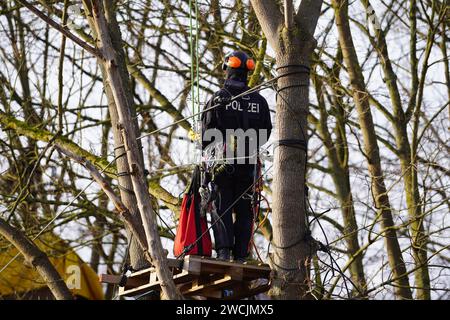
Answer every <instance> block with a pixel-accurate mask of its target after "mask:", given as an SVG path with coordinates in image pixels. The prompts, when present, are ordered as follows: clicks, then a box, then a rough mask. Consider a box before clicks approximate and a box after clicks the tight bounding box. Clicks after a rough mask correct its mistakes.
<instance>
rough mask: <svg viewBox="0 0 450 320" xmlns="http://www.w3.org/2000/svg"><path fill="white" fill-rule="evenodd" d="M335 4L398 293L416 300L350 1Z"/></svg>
mask: <svg viewBox="0 0 450 320" xmlns="http://www.w3.org/2000/svg"><path fill="white" fill-rule="evenodd" d="M332 4H333V7H334V10H335V18H336V26H337V28H338V32H339V43H340V47H341V50H342V53H343V56H344V63H345V64H346V66H347V68H348V74H349V77H350V81H351V84H352V89H353V99H354V101H355V105H356V110H357V112H358V118H359V124H360V127H361V132H362V135H363V141H364V149H365V156H366V159H367V162H368V168H369V173H370V176H371V179H372V193H373V197H374V202H375V207H376V208H377V209H378V212H379V213H378V215H377V217H381V224H382V226H383V229H384V230H385V233H386V235H385V237H384V238H385V241H386V249H387V252H388V259H389V265H390V266H391V269H392V272H393V277H394V278H396V279H398V280H397V281H395V292H396V295H397V296H398V297H399V298H401V299H412V294H411V289H410V286H409V280H408V276H407V271H406V266H405V263H404V260H403V255H402V251H401V248H400V245H399V243H398V240H397V234H396V232H395V229H394V227H395V225H394V221H393V218H392V212H391V206H390V202H389V197H388V194H387V190H386V185H385V183H384V177H383V170H382V168H381V160H380V151H379V148H378V142H377V136H376V132H375V127H374V124H373V119H372V113H371V110H370V105H369V99H368V98H369V95H368V93H367V91H366V87H365V82H364V76H363V73H362V70H361V67H360V65H359V63H358V57H357V55H356V50H355V46H354V44H353V39H352V34H351V31H350V25H349V19H348V1H347V0H333V2H332Z"/></svg>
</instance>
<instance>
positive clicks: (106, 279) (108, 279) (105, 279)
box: [98, 274, 122, 284]
mask: <svg viewBox="0 0 450 320" xmlns="http://www.w3.org/2000/svg"><path fill="white" fill-rule="evenodd" d="M98 279H99V281H100V282H101V283H111V284H119V283H120V280H121V279H122V277H121V276H117V275H114V274H100V275H99V276H98Z"/></svg>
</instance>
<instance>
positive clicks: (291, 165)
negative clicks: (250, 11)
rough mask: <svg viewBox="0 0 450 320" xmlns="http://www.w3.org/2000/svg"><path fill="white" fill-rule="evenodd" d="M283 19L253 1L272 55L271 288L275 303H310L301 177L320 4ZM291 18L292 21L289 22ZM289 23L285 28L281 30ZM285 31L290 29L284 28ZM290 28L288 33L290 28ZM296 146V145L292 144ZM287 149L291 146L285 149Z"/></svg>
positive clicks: (269, 4) (270, 4)
mask: <svg viewBox="0 0 450 320" xmlns="http://www.w3.org/2000/svg"><path fill="white" fill-rule="evenodd" d="M288 2H289V3H288V6H287V8H286V10H285V15H286V19H284V18H283V15H282V14H281V9H280V7H279V5H277V4H276V2H274V1H271V0H263V1H257V0H252V1H251V3H252V6H253V8H254V10H255V13H256V16H257V17H258V20H259V22H260V24H261V27H262V29H263V31H264V33H265V35H266V37H267V39H268V41H269V43H270V45H271V46H272V48H273V49H274V50H275V52H276V62H277V67H278V73H279V74H281V75H283V74H285V76H282V77H280V78H279V80H278V83H277V85H278V96H277V113H276V118H275V127H276V129H277V135H278V136H277V139H279V140H286V141H289V142H288V143H280V144H278V145H277V148H276V149H275V154H274V172H273V176H274V180H273V204H272V209H273V217H272V221H273V225H272V227H273V240H272V245H273V247H274V252H273V257H272V268H273V277H272V288H271V290H270V295H271V296H272V297H273V298H274V299H308V298H311V295H310V294H309V284H310V280H309V277H308V264H309V261H310V257H311V256H312V255H313V254H314V250H313V248H312V244H311V242H310V234H309V230H308V226H307V223H306V219H307V218H306V207H305V206H306V201H305V178H306V177H305V176H306V170H305V169H306V158H307V153H306V150H302V148H301V147H300V145H301V143H298V141H303V143H304V144H306V145H307V140H308V136H307V125H306V124H307V115H308V105H309V95H308V94H309V73H308V72H305V70H307V69H308V67H309V65H310V57H311V54H312V52H313V50H314V47H315V45H316V42H315V40H314V38H313V34H314V30H315V27H316V25H317V19H318V17H319V15H320V8H321V5H322V1H317V0H314V1H311V0H303V1H302V2H301V4H300V7H299V9H298V13H297V14H295V12H293V6H292V1H290V0H289V1H288ZM291 16H292V17H293V18H292V17H291ZM285 21H287V25H284V23H285ZM288 27H289V28H288ZM291 27H292V28H291ZM296 141H297V142H296ZM287 144H289V146H288V145H287Z"/></svg>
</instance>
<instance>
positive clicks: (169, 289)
mask: <svg viewBox="0 0 450 320" xmlns="http://www.w3.org/2000/svg"><path fill="white" fill-rule="evenodd" d="M92 15H93V21H94V25H95V30H96V34H97V36H98V42H99V43H98V45H97V46H98V48H99V50H100V52H101V53H102V56H103V60H102V64H103V67H104V68H105V72H106V75H107V78H106V79H107V81H108V82H109V84H110V88H111V91H112V94H113V97H114V102H115V104H116V108H117V113H118V116H119V126H120V130H121V131H122V138H123V141H124V149H125V151H126V156H127V159H128V170H127V172H129V173H130V177H131V182H132V185H133V190H134V193H135V196H136V200H137V204H138V208H139V212H140V215H141V219H142V223H143V225H144V230H145V235H146V238H147V244H148V248H149V250H150V254H151V257H152V264H153V265H154V266H155V268H156V273H157V276H158V278H159V280H160V281H161V289H162V291H163V294H164V296H165V297H166V298H168V299H172V300H173V299H180V298H181V295H180V293H179V291H178V289H177V288H176V286H175V284H174V282H173V279H172V273H171V271H170V269H169V267H168V265H167V258H166V253H165V251H164V249H163V247H162V244H161V239H160V237H159V233H158V226H157V222H156V218H155V215H154V212H153V210H152V205H151V198H150V194H149V193H148V188H147V185H146V181H145V178H144V170H143V165H142V163H143V161H142V151H141V150H140V148H139V144H138V140H137V139H136V138H137V136H136V127H135V126H134V125H133V119H132V115H131V111H130V109H131V106H132V103H131V102H130V99H129V98H127V95H126V92H127V90H129V89H130V88H129V83H127V82H126V81H124V79H123V78H122V75H123V72H122V73H121V70H120V66H119V63H120V60H119V57H118V52H117V50H116V49H115V48H114V47H113V43H112V38H111V35H110V33H111V32H110V30H109V27H108V24H107V21H106V18H105V15H104V7H103V4H102V2H101V1H99V0H93V1H92Z"/></svg>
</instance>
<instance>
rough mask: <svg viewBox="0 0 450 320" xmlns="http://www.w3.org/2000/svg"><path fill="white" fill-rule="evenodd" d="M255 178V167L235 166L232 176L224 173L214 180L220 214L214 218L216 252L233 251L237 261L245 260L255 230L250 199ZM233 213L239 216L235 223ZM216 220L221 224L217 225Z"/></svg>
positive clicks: (216, 202) (218, 212)
mask: <svg viewBox="0 0 450 320" xmlns="http://www.w3.org/2000/svg"><path fill="white" fill-rule="evenodd" d="M254 176H255V173H254V166H248V165H246V166H242V167H241V166H239V165H234V166H233V171H232V172H231V173H230V172H224V173H222V174H221V175H220V176H218V177H216V179H215V181H214V184H215V185H216V187H217V188H216V190H217V198H216V201H215V204H216V208H217V214H218V215H217V216H216V217H214V216H213V217H212V222H213V223H214V225H213V232H214V240H215V249H216V250H218V249H221V248H229V249H231V250H232V252H233V256H234V259H238V258H245V257H247V256H248V254H249V242H250V238H251V236H252V227H253V208H252V199H251V197H252V194H253V187H252V185H253V183H254ZM247 189H248V190H247ZM244 193H245V194H244ZM243 194H244V195H243ZM242 195H243V196H242ZM233 213H235V215H236V219H235V221H234V223H233ZM218 217H221V218H220V219H219V218H218ZM216 220H219V221H217V223H216Z"/></svg>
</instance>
